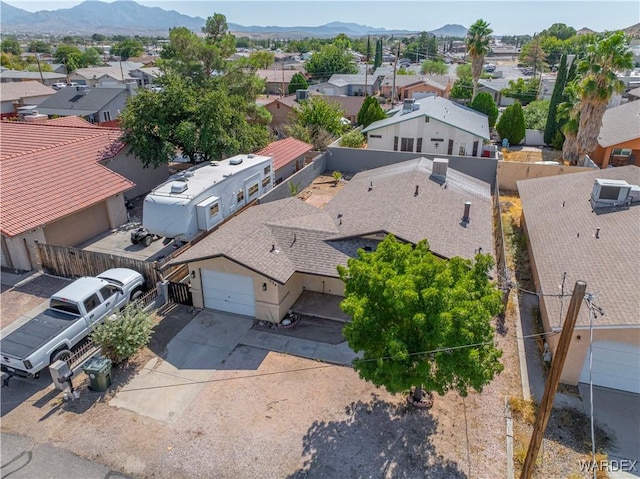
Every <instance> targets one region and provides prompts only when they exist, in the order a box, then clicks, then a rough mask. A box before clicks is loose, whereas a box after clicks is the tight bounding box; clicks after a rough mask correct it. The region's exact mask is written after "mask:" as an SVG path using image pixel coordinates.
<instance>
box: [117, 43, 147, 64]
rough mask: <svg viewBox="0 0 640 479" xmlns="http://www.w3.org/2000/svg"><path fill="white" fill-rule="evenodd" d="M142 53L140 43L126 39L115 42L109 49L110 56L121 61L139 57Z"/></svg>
mask: <svg viewBox="0 0 640 479" xmlns="http://www.w3.org/2000/svg"><path fill="white" fill-rule="evenodd" d="M143 52H144V46H143V45H142V42H140V41H138V40H134V39H133V38H127V39H126V40H122V41H121V42H116V43H114V44H113V46H112V47H111V54H112V55H116V56H119V57H120V58H122V59H123V60H126V59H127V58H131V57H139V56H140V55H142V53H143Z"/></svg>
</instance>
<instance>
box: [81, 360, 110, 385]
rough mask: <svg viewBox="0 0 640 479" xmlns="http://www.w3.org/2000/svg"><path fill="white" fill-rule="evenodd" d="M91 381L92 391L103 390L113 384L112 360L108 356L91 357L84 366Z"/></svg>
mask: <svg viewBox="0 0 640 479" xmlns="http://www.w3.org/2000/svg"><path fill="white" fill-rule="evenodd" d="M82 370H83V371H84V372H85V374H86V375H87V376H89V379H90V381H91V384H90V388H91V390H92V391H98V392H103V391H106V390H107V388H108V387H109V386H111V360H110V359H107V358H91V359H89V360H88V361H87V362H85V363H84V364H83V366H82Z"/></svg>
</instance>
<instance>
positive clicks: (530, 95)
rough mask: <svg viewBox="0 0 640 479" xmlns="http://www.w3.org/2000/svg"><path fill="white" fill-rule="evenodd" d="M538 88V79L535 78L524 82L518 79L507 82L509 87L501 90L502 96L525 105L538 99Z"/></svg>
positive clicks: (522, 79)
mask: <svg viewBox="0 0 640 479" xmlns="http://www.w3.org/2000/svg"><path fill="white" fill-rule="evenodd" d="M539 88H540V79H539V78H537V77H535V78H529V79H526V80H525V79H524V78H518V79H517V80H509V86H508V87H507V88H503V89H502V94H503V95H504V96H507V97H509V98H514V99H516V100H518V101H519V102H521V103H522V104H523V105H526V104H528V103H530V102H532V101H534V100H535V99H536V98H537V97H538V89H539Z"/></svg>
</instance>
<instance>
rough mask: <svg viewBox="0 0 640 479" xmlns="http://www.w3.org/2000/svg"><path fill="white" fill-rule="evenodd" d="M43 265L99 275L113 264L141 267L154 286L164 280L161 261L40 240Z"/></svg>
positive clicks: (62, 272) (53, 270)
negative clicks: (47, 242)
mask: <svg viewBox="0 0 640 479" xmlns="http://www.w3.org/2000/svg"><path fill="white" fill-rule="evenodd" d="M38 253H39V254H40V261H41V262H42V269H44V270H45V272H47V273H49V274H53V275H55V276H62V277H64V278H79V277H81V276H97V275H99V274H100V273H102V272H104V271H106V270H108V269H111V268H130V269H133V270H135V271H138V272H139V273H140V274H141V275H142V276H143V277H144V279H145V281H146V282H147V286H148V287H151V288H152V287H154V286H155V284H156V283H157V282H158V281H160V280H161V277H160V273H159V267H160V265H159V264H158V262H157V261H154V262H149V261H142V260H139V259H134V258H127V257H124V256H118V255H115V254H108V253H99V252H97V251H86V250H82V249H78V248H73V247H71V246H56V245H51V244H42V243H38Z"/></svg>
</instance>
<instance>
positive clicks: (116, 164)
mask: <svg viewBox="0 0 640 479" xmlns="http://www.w3.org/2000/svg"><path fill="white" fill-rule="evenodd" d="M121 135H122V131H121V130H119V129H115V128H101V127H95V126H93V125H91V124H90V123H87V122H85V121H83V120H81V119H80V118H76V119H71V118H61V119H56V120H49V121H46V122H43V123H23V122H13V121H3V122H0V178H1V181H2V185H1V194H2V201H1V203H0V216H1V218H2V223H1V225H0V233H1V247H2V250H1V251H2V255H1V259H2V266H3V267H6V268H10V269H16V270H31V269H34V268H37V267H38V264H37V258H38V255H37V253H36V248H35V242H36V241H37V242H40V243H49V244H56V245H62V246H74V245H77V244H79V243H82V242H84V241H86V240H88V239H90V238H92V237H94V236H97V235H99V234H101V233H103V232H105V231H108V230H111V229H114V228H117V227H118V226H120V225H122V224H123V223H125V222H126V221H127V214H126V209H125V203H124V201H125V199H127V198H133V197H135V196H138V195H139V194H142V193H146V192H147V191H149V190H150V189H152V188H153V187H154V186H156V185H157V184H158V183H160V182H162V181H163V180H164V179H166V178H167V176H168V171H167V168H166V167H165V168H160V169H157V170H149V169H143V168H142V164H141V162H140V161H138V160H137V159H136V158H135V157H133V156H128V155H127V154H128V148H127V147H126V145H124V144H123V143H121V142H120V137H121ZM136 180H140V182H141V184H138V185H136V183H135V181H136Z"/></svg>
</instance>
